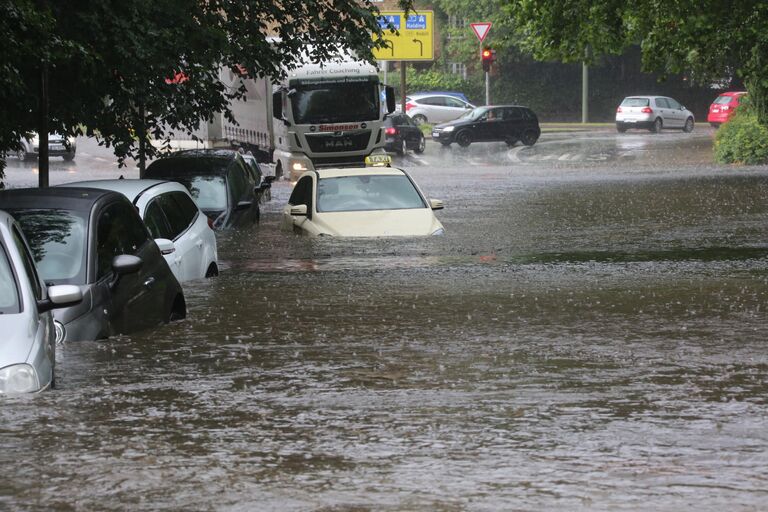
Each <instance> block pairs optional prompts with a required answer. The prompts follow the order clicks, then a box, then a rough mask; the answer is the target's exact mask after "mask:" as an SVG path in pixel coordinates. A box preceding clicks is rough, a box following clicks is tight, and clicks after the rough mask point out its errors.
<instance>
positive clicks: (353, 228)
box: [283, 167, 445, 237]
mask: <svg viewBox="0 0 768 512" xmlns="http://www.w3.org/2000/svg"><path fill="white" fill-rule="evenodd" d="M442 208H443V202H442V201H440V200H438V199H427V198H426V197H424V194H422V192H421V190H419V187H418V186H417V185H416V183H415V182H414V181H413V179H412V178H411V177H410V176H409V175H408V173H406V172H405V171H403V170H401V169H396V168H392V167H376V168H370V167H364V168H347V169H318V170H315V171H307V172H305V173H304V174H303V175H302V176H301V177H300V178H299V181H298V182H297V183H296V186H295V188H294V189H293V193H292V194H291V197H290V199H289V200H288V205H286V207H285V208H284V210H283V226H284V227H285V228H287V229H293V230H294V231H295V232H298V233H306V234H309V235H313V236H318V235H330V236H349V237H352V236H365V237H376V236H381V237H384V236H424V235H442V234H444V233H445V230H444V229H443V225H442V224H441V223H440V221H439V220H437V218H436V217H435V214H434V213H433V211H434V210H441V209H442Z"/></svg>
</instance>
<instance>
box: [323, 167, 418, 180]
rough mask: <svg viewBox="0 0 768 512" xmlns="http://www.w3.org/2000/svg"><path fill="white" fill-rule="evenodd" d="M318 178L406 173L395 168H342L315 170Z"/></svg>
mask: <svg viewBox="0 0 768 512" xmlns="http://www.w3.org/2000/svg"><path fill="white" fill-rule="evenodd" d="M314 172H315V173H317V176H318V178H320V179H322V178H343V177H345V176H371V175H374V174H376V175H379V176H382V175H384V176H402V175H404V174H406V172H405V171H404V170H402V169H398V168H397V167H342V168H327V169H326V168H323V169H316V170H315V171H314Z"/></svg>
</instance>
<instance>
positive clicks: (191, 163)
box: [144, 149, 239, 178]
mask: <svg viewBox="0 0 768 512" xmlns="http://www.w3.org/2000/svg"><path fill="white" fill-rule="evenodd" d="M238 154H239V153H238V152H237V151H235V150H232V149H188V150H184V151H176V152H174V153H171V154H170V155H169V156H167V157H165V158H159V159H157V160H155V161H154V162H152V163H151V164H149V165H148V166H147V169H146V171H145V172H144V175H145V176H146V177H147V178H166V177H177V176H200V175H223V174H226V172H227V170H228V169H229V164H230V163H231V162H232V161H233V160H234V159H235V158H237V155H238Z"/></svg>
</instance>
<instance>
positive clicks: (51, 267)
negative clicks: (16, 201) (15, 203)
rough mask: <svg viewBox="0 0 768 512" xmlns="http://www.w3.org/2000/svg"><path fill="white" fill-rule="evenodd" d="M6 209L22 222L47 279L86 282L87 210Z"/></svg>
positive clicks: (63, 281) (36, 259) (51, 280)
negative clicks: (85, 212) (84, 211)
mask: <svg viewBox="0 0 768 512" xmlns="http://www.w3.org/2000/svg"><path fill="white" fill-rule="evenodd" d="M7 211H8V213H10V214H11V215H13V216H14V217H15V218H16V220H17V221H18V222H19V224H20V225H21V229H22V231H24V235H25V236H26V237H27V241H28V242H29V246H30V248H31V249H32V255H33V256H34V258H35V263H37V269H38V270H39V271H40V275H41V276H42V277H43V280H44V281H45V282H46V283H48V284H85V280H86V274H85V254H86V253H85V241H86V218H85V215H84V214H82V213H81V212H74V211H70V210H61V209H56V208H50V209H27V208H24V209H7Z"/></svg>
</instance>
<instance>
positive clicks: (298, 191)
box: [288, 176, 312, 210]
mask: <svg viewBox="0 0 768 512" xmlns="http://www.w3.org/2000/svg"><path fill="white" fill-rule="evenodd" d="M288 203H290V204H292V205H294V206H296V205H299V204H305V205H307V210H309V209H310V207H311V206H312V177H311V176H304V177H303V178H301V179H300V180H299V181H298V183H296V186H295V187H294V188H293V192H292V193H291V197H290V199H288Z"/></svg>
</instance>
